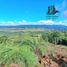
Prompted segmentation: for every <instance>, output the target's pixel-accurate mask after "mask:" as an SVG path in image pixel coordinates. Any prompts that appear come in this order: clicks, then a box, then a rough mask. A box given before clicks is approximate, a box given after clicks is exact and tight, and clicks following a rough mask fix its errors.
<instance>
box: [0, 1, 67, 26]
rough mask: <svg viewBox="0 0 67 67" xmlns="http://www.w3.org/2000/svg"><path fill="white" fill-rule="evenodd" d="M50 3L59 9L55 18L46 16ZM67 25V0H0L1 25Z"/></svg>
mask: <svg viewBox="0 0 67 67" xmlns="http://www.w3.org/2000/svg"><path fill="white" fill-rule="evenodd" d="M49 5H55V7H56V9H57V10H59V11H60V12H59V14H58V17H57V18H56V19H55V20H52V19H48V18H47V16H46V12H47V8H48V6H49ZM24 24H25V25H26V24H27V25H28V24H40V25H41V24H46V25H48V24H49V25H53V24H61V25H67V0H0V25H24Z"/></svg>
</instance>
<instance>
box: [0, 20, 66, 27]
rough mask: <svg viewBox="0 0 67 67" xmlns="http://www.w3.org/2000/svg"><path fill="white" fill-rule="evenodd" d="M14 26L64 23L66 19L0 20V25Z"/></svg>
mask: <svg viewBox="0 0 67 67" xmlns="http://www.w3.org/2000/svg"><path fill="white" fill-rule="evenodd" d="M9 25H11V26H15V25H66V26H67V20H65V21H53V20H40V21H36V22H29V21H26V20H23V21H14V22H13V21H8V22H0V26H9Z"/></svg>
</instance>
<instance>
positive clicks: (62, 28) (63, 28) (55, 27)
mask: <svg viewBox="0 0 67 67" xmlns="http://www.w3.org/2000/svg"><path fill="white" fill-rule="evenodd" d="M1 28H9V29H10V28H16V29H17V28H23V29H24V28H25V29H26V28H43V29H48V30H60V31H67V26H64V25H18V26H0V29H1Z"/></svg>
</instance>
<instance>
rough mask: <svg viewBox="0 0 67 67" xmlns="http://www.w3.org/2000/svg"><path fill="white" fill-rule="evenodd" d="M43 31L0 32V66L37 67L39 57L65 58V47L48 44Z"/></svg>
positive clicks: (66, 49) (66, 50) (66, 54)
mask: <svg viewBox="0 0 67 67" xmlns="http://www.w3.org/2000/svg"><path fill="white" fill-rule="evenodd" d="M42 33H44V34H45V31H38V32H36V31H24V32H23V31H17V30H16V31H15V30H14V31H12V32H11V31H8V30H7V31H3V30H1V31H0V64H5V65H6V67H8V65H9V64H12V63H13V64H20V65H21V66H20V67H38V60H39V57H41V56H43V55H48V54H55V53H58V52H59V53H61V54H62V55H64V56H66V57H67V53H66V52H67V46H62V45H56V44H52V43H49V42H48V41H47V38H46V36H45V35H44V36H45V39H44V38H43V36H42Z"/></svg>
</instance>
